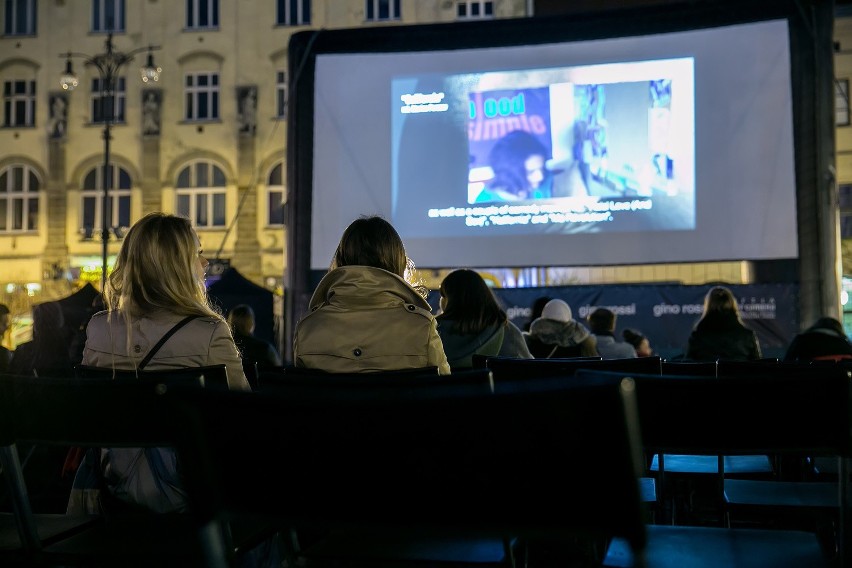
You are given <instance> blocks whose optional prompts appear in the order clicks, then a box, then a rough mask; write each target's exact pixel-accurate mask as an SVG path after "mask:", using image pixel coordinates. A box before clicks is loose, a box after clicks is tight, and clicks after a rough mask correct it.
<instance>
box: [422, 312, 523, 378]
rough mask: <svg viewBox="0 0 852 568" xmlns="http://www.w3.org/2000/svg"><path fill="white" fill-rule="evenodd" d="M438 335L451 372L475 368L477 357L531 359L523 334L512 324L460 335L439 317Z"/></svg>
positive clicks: (450, 321) (444, 319)
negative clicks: (496, 356) (494, 356)
mask: <svg viewBox="0 0 852 568" xmlns="http://www.w3.org/2000/svg"><path fill="white" fill-rule="evenodd" d="M437 320H438V335H440V336H441V343H443V344H444V353H446V354H447V360H448V361H449V363H450V367H451V368H452V369H462V368H465V367H472V366H473V356H474V355H486V356H488V355H499V356H501V357H517V358H519V359H532V354H531V353H530V351H529V349H527V344H526V342H525V341H524V338H523V336H522V335H521V330H519V329H518V328H517V327H515V324H513V323H512V322H510V321H507V322H505V323H503V324H500V325H494V326H491V327H489V328H487V329H485V330H483V331H482V332H481V333H478V334H475V333H468V334H461V333H457V332H456V331H455V322H454V321H453V320H450V319H446V318H443V317H440V316H439V317H438V318H437Z"/></svg>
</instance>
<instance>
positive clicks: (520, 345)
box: [498, 320, 533, 359]
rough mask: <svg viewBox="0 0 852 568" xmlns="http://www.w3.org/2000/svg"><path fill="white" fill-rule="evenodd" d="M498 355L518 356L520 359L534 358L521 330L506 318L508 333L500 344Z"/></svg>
mask: <svg viewBox="0 0 852 568" xmlns="http://www.w3.org/2000/svg"><path fill="white" fill-rule="evenodd" d="M498 355H499V356H500V357H518V358H519V359H532V358H533V356H532V353H530V349H529V347H527V342H526V339H525V338H524V336H523V334H522V333H521V330H520V329H518V328H517V327H516V326H515V324H513V323H512V322H510V321H509V320H506V333H505V335H504V336H503V345H501V346H500V353H499V354H498Z"/></svg>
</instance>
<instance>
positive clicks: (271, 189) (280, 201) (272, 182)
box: [266, 162, 287, 226]
mask: <svg viewBox="0 0 852 568" xmlns="http://www.w3.org/2000/svg"><path fill="white" fill-rule="evenodd" d="M286 198H287V193H286V192H285V189H284V162H278V163H277V164H276V165H275V167H273V168H272V170H271V171H270V172H269V179H267V181H266V203H267V217H266V218H267V225H270V226H281V225H284V200H285V199H286Z"/></svg>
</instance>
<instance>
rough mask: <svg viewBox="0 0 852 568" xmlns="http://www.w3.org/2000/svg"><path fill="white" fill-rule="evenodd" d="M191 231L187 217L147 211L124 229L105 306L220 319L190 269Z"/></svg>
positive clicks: (194, 250) (194, 249) (194, 253)
mask: <svg viewBox="0 0 852 568" xmlns="http://www.w3.org/2000/svg"><path fill="white" fill-rule="evenodd" d="M198 255H199V251H198V244H197V241H196V237H195V232H194V231H193V230H192V225H191V224H190V222H189V220H188V219H185V218H183V217H177V216H175V215H168V214H166V213H149V214H148V215H145V216H144V217H143V218H141V219H140V220H139V221H137V222H136V223H135V224H134V225H133V226H132V227H131V228H130V230H129V231H128V232H127V235H126V236H125V237H124V242H123V243H122V244H121V250H120V251H119V253H118V258H117V259H116V261H115V267H114V268H113V271H112V273H111V274H110V275H109V278H108V282H107V287H106V288H107V289H106V301H107V307H108V308H109V309H110V310H119V311H120V312H122V313H123V314H124V315H125V317H128V316H130V317H139V316H142V315H145V314H146V313H149V312H151V311H155V310H166V311H169V312H173V313H177V314H182V315H187V316H189V315H198V316H211V317H216V318H219V319H221V315H220V314H219V313H217V312H216V310H214V309H213V308H212V307H211V306H210V303H209V300H208V298H207V289H206V288H205V286H204V282H203V281H202V280H200V279H199V278H198V277H197V275H196V273H195V268H194V266H195V262H196V260H197V258H198Z"/></svg>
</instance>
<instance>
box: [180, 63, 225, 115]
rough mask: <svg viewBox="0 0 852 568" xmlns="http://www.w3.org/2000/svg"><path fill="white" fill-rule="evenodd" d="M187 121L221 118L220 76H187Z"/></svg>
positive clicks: (211, 74) (194, 74) (209, 74)
mask: <svg viewBox="0 0 852 568" xmlns="http://www.w3.org/2000/svg"><path fill="white" fill-rule="evenodd" d="M185 84H186V91H185V93H186V96H185V100H186V112H185V114H184V116H185V117H186V120H216V119H218V118H219V74H218V73H187V74H186V83H185Z"/></svg>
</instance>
